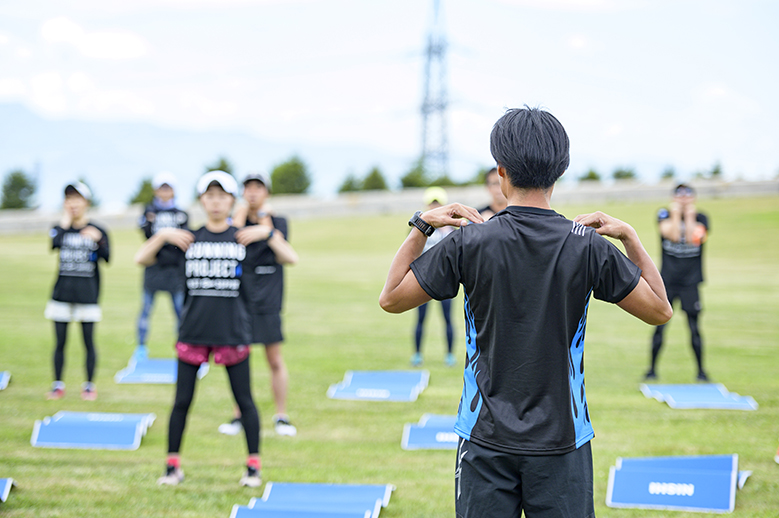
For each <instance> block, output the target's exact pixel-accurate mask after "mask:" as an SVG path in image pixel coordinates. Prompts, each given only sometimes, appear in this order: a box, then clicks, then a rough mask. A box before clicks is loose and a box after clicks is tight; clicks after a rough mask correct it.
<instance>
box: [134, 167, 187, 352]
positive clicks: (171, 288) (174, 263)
mask: <svg viewBox="0 0 779 518" xmlns="http://www.w3.org/2000/svg"><path fill="white" fill-rule="evenodd" d="M151 183H152V188H153V189H154V199H152V201H151V203H150V204H149V205H148V206H147V207H146V208H145V209H144V211H143V215H142V216H141V219H140V222H139V226H140V228H141V231H142V232H143V234H144V236H145V237H146V239H149V238H150V237H151V236H153V235H154V234H155V233H157V232H158V231H159V230H161V229H163V228H182V229H186V228H187V224H188V222H189V216H188V215H187V213H186V212H184V211H183V210H181V209H179V208H178V207H177V206H176V198H175V195H176V194H175V186H176V178H175V177H174V176H173V175H172V174H171V173H168V172H166V171H163V172H161V173H157V174H156V175H155V176H154V178H153V179H152V182H151ZM158 291H167V292H168V293H170V298H171V300H172V302H173V311H174V312H175V313H176V319H177V322H178V323H179V324H180V322H181V308H182V306H183V304H184V252H183V250H181V249H180V248H178V247H176V246H174V245H171V244H167V245H165V246H163V247H162V248H161V249H160V251H159V252H158V253H157V261H156V262H155V263H154V264H153V265H151V266H147V267H146V269H145V271H144V273H143V302H142V306H141V314H140V315H139V316H138V333H137V337H138V343H137V346H136V348H135V352H134V353H133V358H134V359H135V360H136V361H142V360H145V359H146V358H147V357H148V348H147V346H146V343H147V341H146V338H147V336H148V333H149V315H150V314H151V310H152V307H153V306H154V295H155V294H156V293H157V292H158ZM177 328H178V326H177Z"/></svg>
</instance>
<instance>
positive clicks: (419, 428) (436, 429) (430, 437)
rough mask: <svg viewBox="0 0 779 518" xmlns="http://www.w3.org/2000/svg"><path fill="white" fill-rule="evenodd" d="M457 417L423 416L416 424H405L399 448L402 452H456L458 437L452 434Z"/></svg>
mask: <svg viewBox="0 0 779 518" xmlns="http://www.w3.org/2000/svg"><path fill="white" fill-rule="evenodd" d="M456 421H457V416H448V415H432V414H425V415H423V416H422V417H421V418H420V420H419V423H418V424H413V423H406V424H405V425H404V426H403V438H402V439H401V440H400V447H401V448H403V449H404V450H456V449H457V443H458V441H459V437H458V436H457V434H456V433H454V424H455V422H456Z"/></svg>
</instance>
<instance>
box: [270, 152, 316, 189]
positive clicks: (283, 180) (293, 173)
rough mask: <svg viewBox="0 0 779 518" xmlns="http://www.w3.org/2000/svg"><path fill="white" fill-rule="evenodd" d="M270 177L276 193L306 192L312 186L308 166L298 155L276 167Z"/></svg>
mask: <svg viewBox="0 0 779 518" xmlns="http://www.w3.org/2000/svg"><path fill="white" fill-rule="evenodd" d="M270 179H271V183H272V184H273V193H274V194H305V193H306V192H308V188H309V187H311V179H310V178H309V176H308V167H307V166H306V164H305V163H303V161H302V160H301V159H300V158H299V157H297V156H293V157H292V158H290V159H289V160H287V161H286V162H282V163H281V164H279V165H277V166H276V167H274V168H273V170H272V171H271V174H270Z"/></svg>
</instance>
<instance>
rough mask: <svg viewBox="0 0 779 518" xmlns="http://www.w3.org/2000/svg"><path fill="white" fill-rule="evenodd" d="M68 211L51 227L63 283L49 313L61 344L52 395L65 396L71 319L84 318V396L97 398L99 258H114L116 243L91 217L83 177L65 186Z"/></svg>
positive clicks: (58, 284) (56, 354)
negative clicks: (63, 374) (64, 370)
mask: <svg viewBox="0 0 779 518" xmlns="http://www.w3.org/2000/svg"><path fill="white" fill-rule="evenodd" d="M64 194H65V201H64V203H63V208H64V210H63V214H62V218H61V220H60V223H59V225H56V226H54V228H52V229H51V232H50V236H51V247H52V249H59V269H58V274H57V282H56V283H55V284H54V291H53V293H52V296H51V300H50V301H49V302H48V303H47V304H46V311H45V313H44V315H45V316H46V318H48V319H49V320H53V321H54V332H55V336H56V347H55V350H54V383H53V384H52V388H51V391H49V393H48V394H47V398H48V399H60V398H62V397H64V395H65V382H64V381H63V379H62V378H63V376H62V371H63V369H64V366H65V343H66V341H67V334H68V323H69V322H81V331H82V336H83V339H84V349H85V351H86V381H85V382H84V383H83V385H82V387H81V398H82V399H84V400H88V401H93V400H95V399H96V398H97V389H96V387H95V384H94V381H93V380H94V375H95V366H96V364H97V352H96V351H95V344H94V332H95V323H96V322H100V320H101V319H102V311H101V309H100V306H99V305H98V299H99V297H100V269H99V268H98V263H99V260H100V259H102V260H103V261H105V262H108V259H109V256H110V246H109V242H108V234H107V233H106V231H105V230H103V229H102V228H100V227H99V226H97V225H95V224H94V223H92V222H91V221H90V220H89V215H88V210H89V206H90V204H91V201H92V192H91V191H90V189H89V187H87V186H86V185H85V184H84V183H82V182H73V183H70V184H68V185H67V186H66V187H65V193H64Z"/></svg>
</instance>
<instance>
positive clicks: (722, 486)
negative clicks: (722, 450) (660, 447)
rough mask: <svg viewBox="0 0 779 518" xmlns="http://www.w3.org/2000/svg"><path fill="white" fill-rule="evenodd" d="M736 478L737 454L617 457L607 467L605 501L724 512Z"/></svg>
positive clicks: (730, 503) (728, 507) (729, 506)
mask: <svg viewBox="0 0 779 518" xmlns="http://www.w3.org/2000/svg"><path fill="white" fill-rule="evenodd" d="M738 482H739V471H738V455H713V456H700V457H657V458H635V459H623V458H618V459H617V462H616V466H612V467H611V469H610V471H609V485H608V489H607V493H606V505H608V506H609V507H621V508H635V509H663V510H673V511H695V512H712V513H728V512H731V511H733V508H734V507H735V502H736V487H737V485H738Z"/></svg>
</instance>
